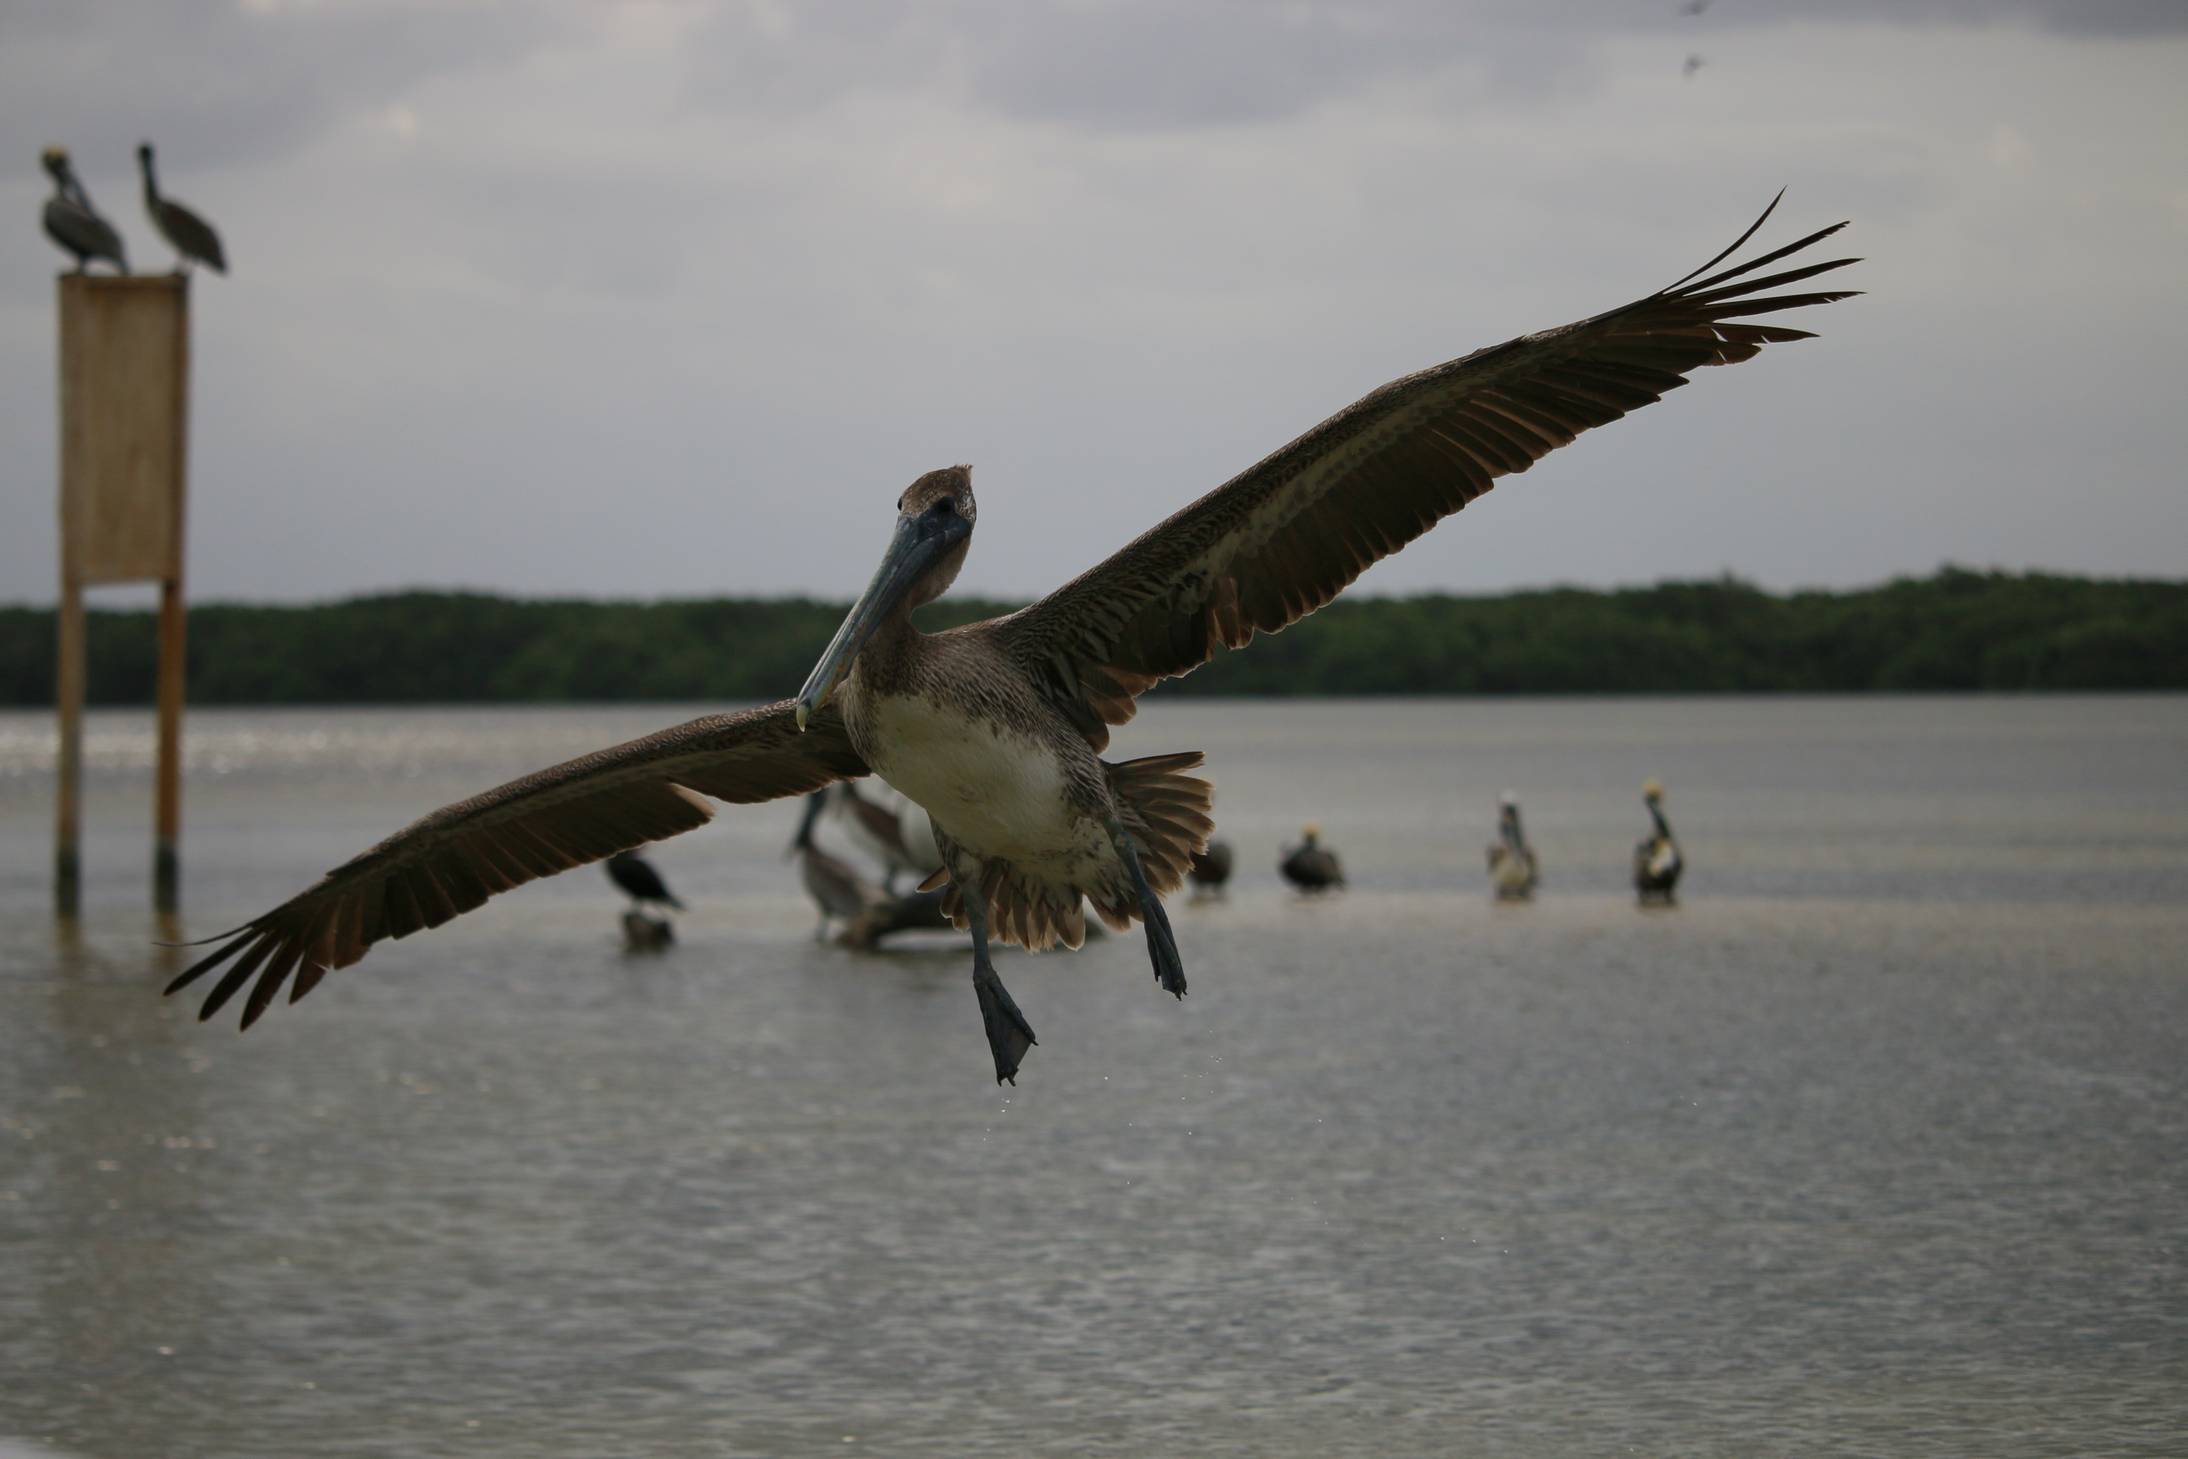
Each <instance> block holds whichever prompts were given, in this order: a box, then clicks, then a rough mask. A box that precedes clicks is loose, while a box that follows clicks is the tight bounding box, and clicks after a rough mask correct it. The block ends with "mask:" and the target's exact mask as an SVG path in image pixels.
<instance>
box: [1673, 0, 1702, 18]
mask: <svg viewBox="0 0 2188 1459" xmlns="http://www.w3.org/2000/svg"><path fill="white" fill-rule="evenodd" d="M1707 9H1709V0H1687V3H1686V4H1684V5H1682V6H1680V7H1679V13H1680V14H1681V15H1700V14H1701V13H1702V12H1703V11H1705V10H1707Z"/></svg>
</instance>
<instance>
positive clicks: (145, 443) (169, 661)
mask: <svg viewBox="0 0 2188 1459" xmlns="http://www.w3.org/2000/svg"><path fill="white" fill-rule="evenodd" d="M58 296H59V309H58V313H59V319H60V416H61V450H60V459H61V603H60V612H59V615H58V618H59V642H58V644H57V648H58V650H59V662H58V665H57V667H56V670H55V674H54V702H55V704H56V705H57V707H58V710H59V714H60V728H61V752H60V760H59V766H58V772H59V785H58V787H57V790H56V794H55V798H54V858H53V900H54V908H55V910H56V911H57V912H58V913H59V914H60V915H61V916H63V917H73V916H75V915H76V912H77V910H78V908H79V907H80V906H81V905H82V891H83V874H82V852H81V839H82V828H83V710H84V688H85V685H84V673H85V667H84V655H85V642H84V639H85V632H84V601H83V595H84V591H85V589H87V588H91V587H97V586H102V585H105V584H110V583H131V582H146V581H151V582H157V583H158V584H159V585H160V643H159V756H158V765H157V770H156V781H155V790H154V816H153V845H152V897H153V902H154V904H155V905H156V906H157V907H158V909H159V910H160V911H162V912H172V911H174V910H175V909H176V906H177V903H178V901H179V899H180V894H181V886H182V864H181V856H180V847H181V841H182V701H183V681H184V680H183V670H184V664H185V660H184V656H183V655H184V614H185V610H184V602H183V502H184V496H185V491H184V487H185V481H186V477H187V466H188V446H189V405H190V281H189V279H188V278H186V277H184V276H182V275H179V274H178V275H165V274H162V275H145V276H124V277H120V278H108V277H96V278H95V277H92V276H90V275H87V274H63V275H61V277H60V280H59V290H58Z"/></svg>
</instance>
